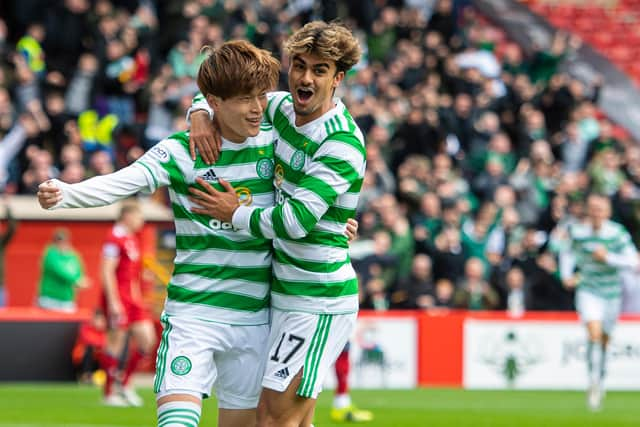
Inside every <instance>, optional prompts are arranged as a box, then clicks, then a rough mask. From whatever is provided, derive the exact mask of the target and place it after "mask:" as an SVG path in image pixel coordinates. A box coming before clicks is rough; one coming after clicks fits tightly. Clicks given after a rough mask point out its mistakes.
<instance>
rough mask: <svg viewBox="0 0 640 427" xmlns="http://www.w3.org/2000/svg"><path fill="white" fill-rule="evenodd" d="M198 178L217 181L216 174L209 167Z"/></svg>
mask: <svg viewBox="0 0 640 427" xmlns="http://www.w3.org/2000/svg"><path fill="white" fill-rule="evenodd" d="M200 178H202V179H204V180H205V181H214V182H215V181H218V176H217V175H216V173H215V172H214V171H213V169H209V170H208V171H206V172H205V173H204V174H202V175H200Z"/></svg>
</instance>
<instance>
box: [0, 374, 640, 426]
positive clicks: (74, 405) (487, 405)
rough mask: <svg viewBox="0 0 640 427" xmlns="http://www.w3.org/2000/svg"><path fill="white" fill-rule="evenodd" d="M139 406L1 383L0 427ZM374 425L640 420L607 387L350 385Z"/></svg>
mask: <svg viewBox="0 0 640 427" xmlns="http://www.w3.org/2000/svg"><path fill="white" fill-rule="evenodd" d="M142 395H143V397H144V399H145V406H144V407H142V408H105V407H103V406H100V404H99V401H100V392H99V390H98V389H96V388H91V387H86V386H76V385H51V384H47V385H33V384H29V385H14V384H2V383H0V427H153V426H155V406H154V398H153V394H152V392H151V390H149V389H146V390H142ZM331 397H332V394H331V392H330V391H326V392H324V393H322V395H321V397H320V399H319V402H318V408H317V410H316V417H315V425H316V426H317V427H335V426H339V425H344V424H335V423H332V422H331V421H330V420H329V407H330V404H331ZM353 398H354V400H355V401H356V402H357V403H358V404H359V405H360V406H362V407H363V408H367V409H371V410H372V411H373V412H374V414H375V416H376V418H375V420H374V421H373V422H371V423H368V424H367V425H370V426H379V427H423V426H424V427H440V426H441V427H445V426H446V427H466V426H469V427H472V426H473V427H485V426H486V427H528V426H531V427H552V426H558V427H573V426H575V427H591V426H593V427H608V426H612V427H613V426H615V427H625V426H629V427H631V426H634V427H637V426H638V425H640V405H638V402H639V401H640V393H616V392H609V393H608V394H607V397H606V399H605V405H604V408H603V409H602V411H600V412H597V413H591V412H589V411H588V410H587V409H586V406H585V396H584V393H579V392H551V391H549V392H546V391H535V392H533V391H464V390H451V389H418V390H403V391H390V390H376V391H357V390H356V391H354V392H353ZM215 412H216V411H215V402H214V401H213V400H208V401H206V402H205V407H204V414H203V416H202V421H201V422H200V426H208V427H215V425H216V421H215V420H216V417H215Z"/></svg>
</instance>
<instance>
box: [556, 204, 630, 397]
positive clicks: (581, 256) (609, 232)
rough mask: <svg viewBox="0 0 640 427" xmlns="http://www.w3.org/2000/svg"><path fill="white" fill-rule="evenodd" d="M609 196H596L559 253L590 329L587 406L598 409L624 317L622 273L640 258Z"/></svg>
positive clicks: (562, 272) (562, 270)
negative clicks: (615, 219) (609, 353)
mask: <svg viewBox="0 0 640 427" xmlns="http://www.w3.org/2000/svg"><path fill="white" fill-rule="evenodd" d="M610 217H611V202H610V201H609V199H608V198H607V196H604V195H599V194H591V195H590V196H589V198H588V199H587V219H586V221H585V222H583V223H578V224H573V225H571V227H570V228H569V236H568V240H569V241H568V244H567V245H565V247H564V250H563V251H561V252H560V276H561V278H562V280H563V283H564V284H565V286H566V287H568V288H575V287H576V286H577V290H576V310H577V311H578V313H579V315H580V318H581V320H582V321H583V322H584V323H585V325H586V326H587V333H588V339H589V341H588V343H587V365H588V369H589V389H588V393H587V402H588V404H589V407H590V408H591V409H598V408H599V407H600V405H601V402H602V396H603V381H604V376H605V366H606V363H605V362H606V353H607V344H608V343H609V338H610V336H611V332H612V331H613V327H614V326H615V322H616V320H617V319H618V316H619V314H620V310H621V306H622V301H621V296H622V280H621V277H620V272H621V271H622V270H624V269H631V268H635V267H636V266H637V264H638V254H637V253H636V249H635V246H634V245H633V242H632V241H631V236H630V235H629V233H628V232H627V230H625V228H624V227H623V226H622V225H620V224H618V223H615V222H613V221H610V220H609V218H610Z"/></svg>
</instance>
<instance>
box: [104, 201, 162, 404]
mask: <svg viewBox="0 0 640 427" xmlns="http://www.w3.org/2000/svg"><path fill="white" fill-rule="evenodd" d="M143 225H144V218H143V216H142V211H141V210H140V207H139V206H138V205H137V204H135V203H131V202H128V203H125V204H124V205H123V206H122V209H121V210H120V215H119V218H118V220H117V222H116V223H115V225H114V226H113V228H112V229H111V231H110V232H109V236H108V237H107V240H106V242H105V244H104V246H103V251H102V283H103V287H104V288H103V291H104V295H103V309H104V313H105V316H106V318H107V323H108V332H107V344H106V348H105V351H104V353H103V355H102V358H101V366H102V369H104V371H105V372H106V374H107V379H106V382H105V388H104V404H105V405H109V406H128V405H131V406H141V405H142V403H143V402H142V399H141V398H140V396H138V395H137V394H136V392H135V390H134V389H133V388H132V387H130V385H129V381H130V379H131V375H132V374H133V373H134V372H135V370H136V368H137V367H138V365H139V364H140V362H141V361H142V360H143V359H144V358H145V357H146V356H149V355H151V354H152V353H153V351H154V349H155V340H156V338H155V332H154V327H153V322H152V320H151V315H150V313H149V312H148V310H147V309H146V307H145V304H144V302H143V300H142V291H141V283H140V281H141V278H142V256H141V255H142V254H141V248H140V241H139V238H138V232H139V231H140V230H141V229H142V226H143ZM129 338H131V339H132V340H133V342H134V344H135V346H134V347H135V348H131V347H129V348H131V350H130V351H129V353H130V354H129V358H128V359H127V362H126V363H125V364H124V369H122V370H120V369H119V365H120V360H121V359H122V356H123V352H124V351H125V348H127V345H126V344H127V340H128V339H129Z"/></svg>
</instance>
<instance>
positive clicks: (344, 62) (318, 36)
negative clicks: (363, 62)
mask: <svg viewBox="0 0 640 427" xmlns="http://www.w3.org/2000/svg"><path fill="white" fill-rule="evenodd" d="M284 49H285V51H286V52H287V54H289V56H291V57H293V56H294V55H296V54H297V55H299V54H303V53H310V54H312V55H317V56H319V57H320V58H324V59H329V60H331V61H334V62H335V63H336V68H337V69H338V71H344V72H347V71H349V70H350V69H351V67H353V66H354V65H355V64H357V63H358V61H359V60H360V56H361V55H362V49H361V48H360V43H359V42H358V39H356V38H355V36H354V35H353V33H352V32H351V30H349V29H348V28H347V27H345V26H344V25H342V24H340V23H337V22H330V23H327V22H324V21H313V22H309V23H308V24H306V25H305V26H304V27H302V28H300V29H299V30H298V31H296V32H295V33H293V34H292V35H291V36H290V37H289V38H288V39H287V40H286V41H285V42H284Z"/></svg>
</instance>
